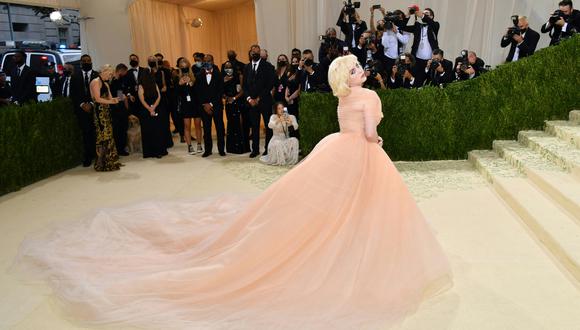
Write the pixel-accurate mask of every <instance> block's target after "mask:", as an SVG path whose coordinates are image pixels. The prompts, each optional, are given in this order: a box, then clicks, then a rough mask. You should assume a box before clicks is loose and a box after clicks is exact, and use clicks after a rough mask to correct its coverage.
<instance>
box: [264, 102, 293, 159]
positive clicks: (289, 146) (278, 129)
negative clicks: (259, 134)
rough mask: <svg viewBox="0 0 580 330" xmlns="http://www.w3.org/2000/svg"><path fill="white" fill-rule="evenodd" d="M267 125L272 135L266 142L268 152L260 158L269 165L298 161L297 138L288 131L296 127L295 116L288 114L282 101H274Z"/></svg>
mask: <svg viewBox="0 0 580 330" xmlns="http://www.w3.org/2000/svg"><path fill="white" fill-rule="evenodd" d="M268 127H269V128H270V129H272V131H273V133H274V135H273V136H272V139H271V140H270V143H269V144H268V154H267V155H266V156H262V157H260V160H261V161H263V162H264V163H266V164H269V165H280V166H282V165H294V164H296V163H298V139H297V138H295V137H290V132H291V131H293V130H296V129H298V122H297V121H296V117H295V116H293V115H291V114H288V109H287V108H285V107H284V103H282V102H276V103H274V106H273V114H272V116H271V117H270V122H269V123H268Z"/></svg>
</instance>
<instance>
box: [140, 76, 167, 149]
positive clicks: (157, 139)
mask: <svg viewBox="0 0 580 330" xmlns="http://www.w3.org/2000/svg"><path fill="white" fill-rule="evenodd" d="M147 75H149V76H147ZM144 79H151V82H152V84H151V88H150V89H148V88H145V86H146V84H143V80H144ZM140 80H141V81H140V85H141V86H142V87H143V89H144V95H143V97H144V99H145V102H146V103H147V104H149V105H152V104H154V103H155V101H156V100H157V96H158V94H157V90H156V89H155V77H152V76H151V75H150V74H148V73H146V74H143V75H142V77H141V79H140ZM139 105H140V107H139V121H140V123H141V142H142V145H143V158H151V157H157V158H160V157H162V156H165V155H167V136H166V135H165V131H164V123H165V121H164V120H163V119H162V117H161V113H162V112H163V111H164V110H163V109H162V107H163V103H161V102H160V103H159V106H158V107H157V108H156V109H155V112H156V113H157V114H158V115H157V116H151V115H150V114H149V111H148V110H147V109H145V107H144V106H143V104H141V102H139Z"/></svg>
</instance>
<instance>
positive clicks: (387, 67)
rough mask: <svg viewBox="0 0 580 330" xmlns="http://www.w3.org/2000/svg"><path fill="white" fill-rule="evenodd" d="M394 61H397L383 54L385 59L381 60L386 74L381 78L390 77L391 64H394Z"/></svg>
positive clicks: (391, 71)
mask: <svg viewBox="0 0 580 330" xmlns="http://www.w3.org/2000/svg"><path fill="white" fill-rule="evenodd" d="M396 62H397V60H396V59H394V58H390V57H386V56H385V60H384V62H383V65H384V67H385V68H384V71H385V73H386V74H387V76H386V77H383V79H385V80H387V79H391V74H392V73H393V66H394V65H395V63H396Z"/></svg>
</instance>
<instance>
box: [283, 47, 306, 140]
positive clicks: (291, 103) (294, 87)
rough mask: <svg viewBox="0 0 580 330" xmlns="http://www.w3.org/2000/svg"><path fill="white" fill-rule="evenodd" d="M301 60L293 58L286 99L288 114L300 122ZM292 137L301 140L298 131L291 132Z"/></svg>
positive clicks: (288, 71)
mask: <svg viewBox="0 0 580 330" xmlns="http://www.w3.org/2000/svg"><path fill="white" fill-rule="evenodd" d="M299 61H300V60H299V59H297V58H295V57H293V58H292V65H290V68H288V70H287V73H286V77H287V83H286V90H285V95H284V99H285V101H286V104H287V106H288V113H289V114H291V115H293V116H295V117H296V120H298V121H300V117H299V115H298V113H299V102H300V90H301V89H302V86H301V83H300V81H301V79H300V78H301V76H300V71H299V70H298V65H299V64H298V63H299ZM290 136H291V137H295V138H297V139H300V132H299V131H298V130H296V131H292V132H290Z"/></svg>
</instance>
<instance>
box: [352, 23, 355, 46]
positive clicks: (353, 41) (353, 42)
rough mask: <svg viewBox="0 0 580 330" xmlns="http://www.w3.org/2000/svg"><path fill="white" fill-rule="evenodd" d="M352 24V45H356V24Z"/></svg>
mask: <svg viewBox="0 0 580 330" xmlns="http://www.w3.org/2000/svg"><path fill="white" fill-rule="evenodd" d="M351 25H352V47H353V48H354V47H356V38H355V35H354V31H356V24H351Z"/></svg>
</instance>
